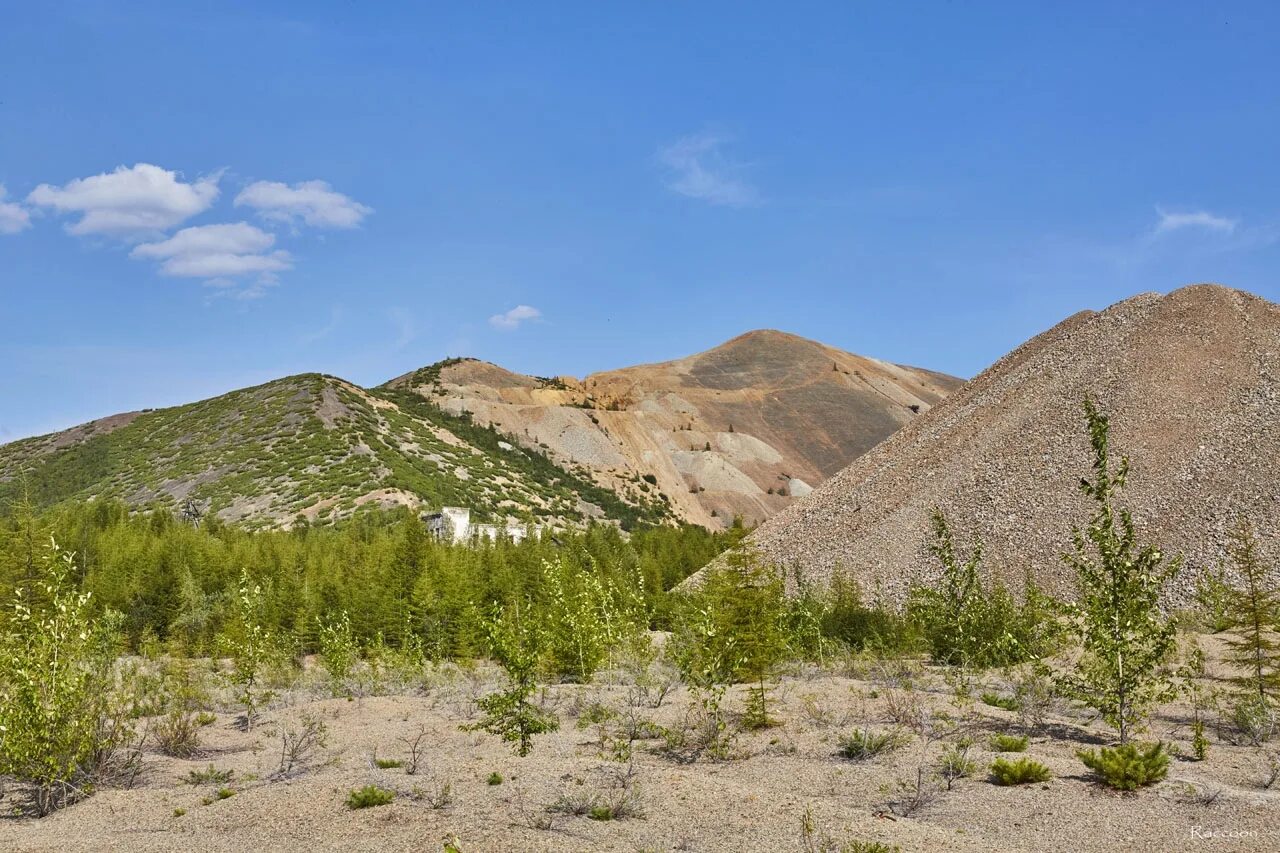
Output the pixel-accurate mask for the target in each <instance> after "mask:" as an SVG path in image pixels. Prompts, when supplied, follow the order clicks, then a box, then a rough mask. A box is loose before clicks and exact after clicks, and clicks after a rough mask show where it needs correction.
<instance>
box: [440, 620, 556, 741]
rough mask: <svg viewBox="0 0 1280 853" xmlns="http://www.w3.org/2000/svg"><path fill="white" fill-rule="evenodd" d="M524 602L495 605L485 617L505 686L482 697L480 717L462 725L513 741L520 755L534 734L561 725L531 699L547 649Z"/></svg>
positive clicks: (465, 727)
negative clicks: (543, 653)
mask: <svg viewBox="0 0 1280 853" xmlns="http://www.w3.org/2000/svg"><path fill="white" fill-rule="evenodd" d="M530 610H532V606H531V605H528V604H526V605H525V606H524V609H523V614H522V611H521V607H520V605H512V606H511V607H510V608H498V609H497V610H496V611H495V612H494V613H493V615H492V617H491V618H490V619H489V620H488V623H487V625H488V629H489V647H490V649H491V650H492V652H493V656H494V658H495V659H496V660H497V661H498V663H500V664H502V667H503V669H505V670H506V672H507V682H508V683H507V688H506V689H505V690H501V691H498V692H496V693H490V694H489V695H487V696H483V697H481V698H480V700H479V701H478V702H477V703H476V704H477V705H479V706H480V710H482V711H484V717H482V718H481V719H480V720H479V721H478V722H476V723H472V724H470V725H467V726H463V729H464V730H466V731H486V732H489V733H490V734H494V735H497V736H498V737H500V738H502V739H503V740H504V741H507V742H508V743H510V744H513V745H514V748H515V751H516V754H517V755H519V756H520V757H522V758H523V757H524V756H526V755H528V754H529V753H530V752H532V751H533V738H534V736H535V735H540V734H545V733H547V732H554V731H556V730H557V729H559V728H560V721H559V720H558V719H557V718H556V716H555V714H553V713H551V712H549V711H546V710H544V709H543V708H541V707H539V706H538V705H536V704H535V703H534V702H533V701H531V700H532V697H533V692H534V689H535V687H536V683H535V681H534V675H535V672H536V670H537V666H538V660H539V658H540V657H541V655H542V652H543V650H544V649H545V642H546V639H545V634H544V632H543V630H542V628H541V626H540V625H539V624H538V623H537V622H536V621H535V620H534V619H533V618H532V617H531V616H530V615H529V611H530Z"/></svg>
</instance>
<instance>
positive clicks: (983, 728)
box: [0, 666, 1280, 853]
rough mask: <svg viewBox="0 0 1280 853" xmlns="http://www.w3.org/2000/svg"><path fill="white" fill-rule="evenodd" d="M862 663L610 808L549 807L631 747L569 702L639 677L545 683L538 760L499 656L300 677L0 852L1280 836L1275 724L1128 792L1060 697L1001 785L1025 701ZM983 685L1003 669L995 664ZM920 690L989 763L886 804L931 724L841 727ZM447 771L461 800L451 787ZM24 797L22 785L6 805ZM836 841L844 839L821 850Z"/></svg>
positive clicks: (654, 769)
mask: <svg viewBox="0 0 1280 853" xmlns="http://www.w3.org/2000/svg"><path fill="white" fill-rule="evenodd" d="M871 669H872V670H874V669H875V667H874V666H873V667H871ZM853 674H854V675H857V676H858V677H856V678H855V677H850V675H848V674H835V673H831V672H819V671H817V670H806V671H803V672H798V673H795V674H792V675H790V676H788V677H786V678H785V679H783V681H782V682H781V684H780V685H779V686H778V688H777V690H776V691H775V693H774V697H775V699H776V706H775V708H774V710H773V715H774V716H775V717H777V718H778V720H779V721H781V723H782V724H781V725H779V726H777V727H774V728H770V729H766V730H762V731H759V732H755V733H745V734H741V735H739V736H738V737H737V738H736V740H735V741H734V745H733V751H734V753H735V755H736V756H737V757H735V758H734V759H732V760H722V761H712V760H708V759H706V758H702V759H699V760H697V761H695V762H692V763H680V762H679V761H676V760H674V759H672V758H671V757H668V756H666V755H663V754H661V753H660V752H659V751H658V750H659V748H660V747H661V745H662V741H661V740H657V739H654V740H647V741H638V742H637V743H636V744H635V746H636V748H635V752H634V754H635V758H634V768H635V773H634V777H633V780H634V784H633V788H634V792H635V797H636V801H637V802H638V803H639V804H640V806H641V808H642V809H643V812H644V815H643V816H642V817H631V818H627V819H622V820H610V821H597V820H592V819H590V818H589V817H587V816H585V815H578V816H573V815H561V814H557V815H551V816H549V815H548V813H547V811H546V806H547V805H548V804H551V803H553V802H555V801H556V800H557V799H558V798H560V797H562V796H567V797H568V798H570V799H573V800H576V801H578V802H588V801H590V800H591V798H592V797H593V796H601V797H604V796H607V795H609V793H610V792H611V791H612V792H615V793H616V791H617V787H616V784H617V783H616V776H617V774H618V773H619V772H620V770H621V768H622V765H619V764H618V763H617V762H614V761H609V760H605V759H603V758H602V757H601V755H600V749H599V741H598V736H599V732H600V727H599V726H596V725H590V724H587V725H585V726H584V727H582V728H580V727H578V725H577V720H578V719H582V718H583V715H584V714H586V715H587V716H588V717H589V716H590V713H589V711H590V708H591V706H592V705H593V704H595V703H601V704H603V705H606V706H610V707H612V708H614V709H618V710H625V709H626V708H627V707H628V706H629V704H630V703H629V700H628V696H629V695H632V692H631V691H630V690H629V688H628V686H627V685H626V684H620V683H615V684H592V685H559V686H555V687H552V688H549V689H548V691H547V694H546V701H547V702H548V704H550V705H553V706H554V707H555V708H556V710H557V713H558V715H559V717H560V721H561V728H560V731H559V732H557V733H554V734H550V735H543V736H540V737H539V738H538V739H537V741H536V745H535V748H534V751H533V753H532V755H530V756H528V757H527V758H519V757H517V756H515V755H514V754H513V753H512V751H511V750H510V748H509V747H508V746H507V745H506V744H504V743H502V742H501V741H500V740H498V739H497V738H496V737H493V736H491V735H487V734H484V733H480V732H468V731H463V730H461V728H460V726H461V725H463V724H465V723H467V722H469V721H474V720H475V719H476V711H475V706H474V700H475V698H476V697H477V696H480V695H483V694H484V693H485V692H487V691H488V690H490V689H492V687H493V686H494V685H495V684H496V683H497V680H496V675H495V674H494V673H492V672H482V673H480V674H475V673H465V672H462V671H459V670H455V671H454V674H453V676H452V677H440V678H438V679H436V683H435V684H434V685H433V686H432V687H430V688H429V689H427V690H426V691H425V692H424V691H423V690H421V689H419V690H416V691H413V692H412V693H408V694H404V695H391V696H374V697H365V698H357V699H353V700H347V699H341V698H339V699H334V698H316V690H317V688H314V687H313V688H311V689H303V688H294V689H293V690H292V691H289V692H287V693H285V694H282V696H281V697H280V699H279V700H278V701H277V703H276V704H275V705H274V706H273V707H272V708H271V709H270V710H269V711H268V712H266V713H265V714H264V716H263V719H262V721H261V722H260V723H259V724H258V725H257V726H256V727H255V728H254V730H253V731H251V732H244V731H241V730H240V729H239V728H238V727H237V725H236V722H235V716H234V713H233V712H232V711H231V710H230V709H227V710H226V711H225V712H224V713H219V714H218V717H217V720H216V722H214V723H213V724H212V725H209V726H207V727H205V728H204V729H202V731H201V742H202V749H201V753H200V754H199V755H198V756H197V757H195V758H193V759H190V760H178V759H174V758H169V757H166V756H163V755H161V754H159V753H157V752H149V753H148V754H147V756H146V759H145V770H144V772H143V773H142V775H141V777H140V778H139V779H138V780H137V783H136V784H135V786H134V787H133V788H131V789H128V790H119V789H115V790H104V791H100V792H99V793H97V794H95V795H93V796H92V797H90V798H88V799H87V800H84V801H82V802H80V803H77V804H75V805H73V806H70V807H68V808H66V809H63V810H62V811H59V812H57V813H55V814H53V815H52V816H50V817H47V818H44V819H34V818H21V817H7V818H4V819H0V848H3V849H5V850H44V851H72V850H129V851H149V850H228V851H232V850H234V851H240V850H432V851H438V850H442V849H444V844H445V842H446V841H452V842H453V843H455V845H456V847H457V849H459V850H462V851H466V853H474V851H575V850H625V851H645V850H653V851H660V850H685V851H779V850H796V851H801V850H805V849H830V850H833V851H835V850H839V849H840V848H839V845H840V844H841V843H844V842H848V841H852V840H861V841H879V842H882V843H886V844H890V845H899V846H900V847H901V848H902V850H904V851H934V850H956V851H989V850H1004V851H1090V850H1156V851H1164V850H1248V851H1264V850H1280V784H1277V785H1275V786H1273V788H1272V789H1271V790H1266V789H1264V788H1262V786H1261V780H1262V779H1263V778H1264V777H1265V775H1266V773H1267V768H1268V763H1269V760H1270V757H1271V756H1273V755H1275V754H1276V748H1275V747H1276V744H1275V743H1274V742H1273V744H1271V745H1269V747H1263V748H1255V747H1247V746H1232V745H1229V744H1226V743H1222V742H1219V740H1218V739H1217V738H1216V737H1214V736H1213V734H1212V732H1211V734H1210V737H1211V741H1212V746H1211V748H1210V753H1209V759H1208V760H1207V761H1205V762H1194V761H1190V760H1186V759H1185V758H1175V760H1174V761H1173V763H1172V765H1171V767H1170V772H1169V778H1168V780H1167V781H1165V782H1162V783H1160V784H1158V785H1156V786H1154V787H1152V788H1148V789H1144V790H1143V791H1141V792H1140V793H1138V794H1132V795H1120V794H1116V793H1113V792H1111V791H1108V790H1105V789H1103V788H1101V787H1099V786H1098V785H1096V784H1095V783H1094V781H1092V779H1091V778H1090V777H1089V774H1088V771H1087V770H1086V769H1085V768H1084V766H1083V765H1082V764H1081V763H1080V761H1079V760H1078V759H1077V758H1076V757H1075V755H1074V751H1075V750H1076V749H1079V748H1082V747H1086V746H1092V745H1096V744H1099V743H1106V742H1108V739H1109V737H1110V735H1109V733H1108V731H1107V730H1106V729H1104V728H1103V727H1102V726H1101V725H1100V724H1098V723H1092V724H1090V723H1088V721H1087V718H1085V717H1082V716H1080V715H1079V714H1077V713H1075V712H1070V711H1069V710H1068V709H1065V708H1063V707H1061V706H1058V707H1057V708H1056V709H1055V713H1054V714H1053V715H1052V716H1051V717H1050V718H1049V719H1048V720H1047V722H1046V723H1045V725H1044V726H1042V727H1041V728H1040V729H1039V730H1038V731H1036V732H1035V733H1033V734H1032V737H1031V744H1030V747H1029V748H1028V750H1027V752H1026V754H1027V755H1029V756H1032V757H1034V758H1036V759H1037V760H1040V761H1042V762H1043V763H1044V764H1046V765H1047V766H1048V767H1049V768H1050V770H1051V771H1052V772H1053V774H1054V778H1053V779H1052V780H1051V781H1049V782H1047V783H1044V784H1032V785H1026V786H1020V787H1000V786H997V785H994V784H992V783H991V782H990V781H989V780H988V778H987V773H986V768H987V765H989V763H990V762H991V760H992V759H993V758H994V757H995V754H994V753H992V751H991V750H990V748H989V745H988V739H989V737H990V735H991V734H993V733H997V732H1002V731H1014V730H1015V729H1016V717H1015V715H1014V714H1012V713H1010V712H1007V711H1004V710H1001V709H999V708H994V707H991V706H988V705H986V704H984V703H983V702H981V701H980V700H975V701H974V703H973V705H972V707H971V709H970V710H969V711H968V712H967V714H966V712H965V710H964V709H963V708H958V707H957V706H956V704H954V699H955V697H954V691H953V690H952V689H951V688H950V687H948V686H947V685H946V684H945V683H944V681H943V679H942V678H941V677H940V676H939V675H938V674H936V673H929V672H925V673H924V674H923V675H917V676H916V677H915V678H914V684H915V688H914V690H912V691H904V690H902V689H901V686H900V682H899V681H898V678H897V677H896V676H894V675H893V674H891V673H888V672H887V671H880V672H874V671H855V672H854V673H853ZM985 681H986V683H987V684H989V685H992V686H998V685H999V679H998V678H996V677H994V676H992V677H988V678H986V679H985ZM979 692H981V691H980V690H978V691H975V695H976V693H979ZM741 695H742V694H741V693H733V694H731V697H730V705H731V707H733V708H735V709H738V708H741ZM913 698H914V700H916V701H919V703H920V705H921V706H922V707H924V708H925V709H937V710H945V711H946V712H947V713H948V714H950V715H951V716H952V717H953V718H954V719H957V720H959V721H960V722H961V724H962V725H963V726H964V727H965V728H966V729H967V731H968V732H969V733H970V735H971V736H972V737H973V738H974V740H975V746H974V748H973V753H972V758H973V759H974V760H975V761H976V763H977V765H978V772H977V773H976V774H975V775H974V776H973V777H971V778H966V779H960V780H959V781H957V782H956V783H955V786H954V788H953V789H952V790H950V791H944V792H943V793H941V794H940V795H939V796H937V798H936V799H934V800H933V801H932V802H930V803H928V804H927V805H925V806H924V807H923V808H921V809H919V810H918V811H916V812H915V813H913V814H912V815H911V816H909V817H901V816H896V815H892V814H891V813H889V812H888V810H887V809H886V806H885V803H886V801H887V800H889V799H891V798H892V794H891V793H890V792H889V790H888V789H890V788H892V787H894V786H895V785H896V784H897V782H898V781H899V780H908V779H914V778H916V775H917V767H918V766H919V765H920V764H921V761H922V747H921V740H920V739H919V738H918V737H916V738H914V739H913V740H912V741H911V742H910V743H908V744H907V745H906V746H904V747H902V748H901V749H899V750H897V751H895V752H892V753H890V754H888V755H881V756H878V757H876V758H874V759H872V760H869V761H865V762H853V761H849V760H846V759H843V758H840V757H838V756H837V754H836V750H837V745H838V744H837V741H838V738H839V736H840V735H841V734H842V733H845V732H847V731H849V730H850V729H851V728H852V727H853V726H861V725H870V726H871V727H872V728H874V729H887V728H892V727H893V726H894V725H895V723H894V722H893V720H892V718H893V716H894V715H895V714H897V715H899V716H900V714H901V711H900V709H901V707H902V706H903V705H904V704H905V705H910V703H911V701H912V700H913ZM637 704H638V703H637ZM688 706H689V697H688V694H687V693H686V692H685V691H684V690H683V689H677V690H675V691H674V692H673V693H672V694H670V695H669V696H667V697H666V698H665V701H663V703H662V704H661V706H660V707H658V708H653V707H648V706H643V707H638V708H637V713H639V714H642V715H643V716H644V717H645V718H646V719H649V720H652V721H654V722H655V723H657V724H660V725H664V726H676V725H679V723H680V721H681V720H682V719H683V718H684V717H685V714H686V710H687V708H688ZM1186 712H1187V709H1186V708H1180V707H1177V706H1171V707H1168V708H1165V709H1162V712H1161V714H1160V715H1159V716H1158V718H1157V719H1156V720H1155V722H1154V724H1153V726H1152V730H1151V732H1150V736H1156V737H1162V738H1166V739H1171V740H1173V741H1175V742H1178V743H1180V744H1181V745H1182V749H1183V752H1184V753H1185V754H1187V755H1189V754H1190V748H1189V746H1188V741H1189V739H1190V731H1189V727H1188V725H1187V719H1186ZM303 713H309V714H311V715H314V716H315V717H318V718H319V719H321V720H323V722H324V723H325V725H326V727H327V735H328V744H327V746H326V747H325V748H324V749H322V750H319V751H317V752H316V753H315V754H314V755H313V756H312V760H311V762H310V766H309V767H308V768H307V769H305V770H304V771H303V772H300V773H297V774H296V775H293V776H292V777H290V778H287V779H283V780H275V779H273V778H272V774H273V771H275V770H276V769H277V767H278V764H279V758H280V754H279V753H280V738H279V735H278V727H279V726H280V725H281V724H284V725H293V724H295V723H296V721H297V720H298V719H299V718H300V716H301V715H302V714H303ZM608 725H614V726H616V723H614V724H608ZM420 731H425V737H424V738H423V739H422V741H421V742H422V744H423V758H422V766H421V767H420V768H419V770H418V772H417V773H416V774H414V775H409V774H407V773H406V772H405V769H404V768H389V769H378V768H376V767H375V766H374V765H373V761H372V758H373V756H374V753H375V750H376V755H377V757H378V758H382V759H404V758H406V757H407V746H406V744H405V740H404V739H406V738H413V737H414V736H416V735H417V734H418V733H419V732H420ZM942 750H943V744H940V743H934V744H932V745H931V746H930V747H929V749H928V752H927V754H926V755H925V757H924V760H925V761H927V762H928V766H930V767H934V766H936V762H937V759H938V758H939V756H940V755H941V752H942ZM1011 757H1016V756H1011ZM210 764H212V765H213V766H214V767H215V768H217V769H220V770H231V771H232V772H233V775H232V777H231V779H230V781H229V782H227V783H226V785H225V787H226V788H228V789H230V790H232V791H234V792H235V793H234V795H233V796H229V797H227V798H226V799H218V798H217V797H216V795H215V791H217V790H218V788H219V787H220V786H219V785H218V784H205V785H192V784H188V783H186V782H185V781H183V780H184V778H185V777H186V776H187V774H188V773H189V772H190V771H192V770H193V769H196V770H198V769H202V768H206V767H208V766H209V765H210ZM493 773H498V774H501V776H502V782H501V784H490V783H489V777H490V775H491V774H493ZM445 783H448V785H449V786H450V791H449V793H450V797H449V802H447V803H443V802H442V801H441V797H440V796H439V794H440V791H441V790H442V788H443V786H444V785H445ZM370 784H376V785H379V786H381V787H384V788H388V789H392V790H394V791H396V792H397V795H398V796H397V797H396V799H395V800H394V802H392V803H391V804H390V805H385V806H379V807H374V808H367V809H362V810H357V811H353V810H351V809H349V808H348V807H347V806H346V805H345V801H346V799H347V796H348V794H349V792H350V791H351V790H352V789H353V788H358V787H362V786H365V785H370ZM13 793H14V792H13V790H12V788H11V789H10V791H9V794H10V796H6V797H5V801H6V802H5V803H4V804H5V805H8V804H10V803H12V802H13V796H12V794H13ZM175 810H184V811H185V813H182V814H179V813H178V812H176V811H175ZM806 811H809V812H810V813H811V815H812V822H813V825H814V836H815V837H816V840H815V842H814V843H815V846H814V847H810V848H806V847H805V845H804V841H803V839H802V835H801V823H802V820H803V818H804V815H805V813H806ZM548 821H550V822H551V823H552V825H551V826H550V827H549V828H548V827H547V823H548ZM824 839H829V840H830V841H831V842H833V843H834V844H835V846H833V847H830V848H822V847H821V846H817V845H818V844H820V842H821V841H822V840H824Z"/></svg>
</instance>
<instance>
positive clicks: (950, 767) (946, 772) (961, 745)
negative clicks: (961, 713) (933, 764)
mask: <svg viewBox="0 0 1280 853" xmlns="http://www.w3.org/2000/svg"><path fill="white" fill-rule="evenodd" d="M971 748H972V743H971V742H970V741H969V740H968V739H967V738H965V739H962V740H960V741H959V742H958V743H953V744H952V745H951V746H949V747H948V748H947V751H946V752H944V753H942V758H941V760H940V761H939V762H938V775H939V776H940V777H942V781H943V782H944V783H945V784H946V786H947V790H948V791H950V790H951V786H952V785H954V784H955V782H956V780H957V779H965V778H968V777H969V776H972V775H973V773H974V771H975V770H977V769H978V766H977V765H976V764H975V763H974V762H973V760H972V759H970V758H969V750H970V749H971Z"/></svg>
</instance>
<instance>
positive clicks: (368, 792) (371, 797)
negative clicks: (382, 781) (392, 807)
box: [347, 785, 396, 811]
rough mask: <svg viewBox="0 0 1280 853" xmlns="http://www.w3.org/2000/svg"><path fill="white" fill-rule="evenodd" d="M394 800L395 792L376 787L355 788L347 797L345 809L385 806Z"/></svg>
mask: <svg viewBox="0 0 1280 853" xmlns="http://www.w3.org/2000/svg"><path fill="white" fill-rule="evenodd" d="M395 798H396V792H395V791H389V790H387V789H386V788H379V787H378V786H377V785H365V786H364V787H363V788H355V789H353V790H352V791H351V793H350V794H348V795H347V808H349V809H352V810H353V811H354V810H355V809H367V808H371V807H373V806H385V805H387V804H389V803H390V802H391V801H392V800H394V799H395Z"/></svg>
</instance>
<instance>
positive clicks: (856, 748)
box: [839, 729, 911, 761]
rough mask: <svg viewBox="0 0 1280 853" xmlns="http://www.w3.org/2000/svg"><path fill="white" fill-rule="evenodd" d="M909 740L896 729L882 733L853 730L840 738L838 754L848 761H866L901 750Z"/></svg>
mask: <svg viewBox="0 0 1280 853" xmlns="http://www.w3.org/2000/svg"><path fill="white" fill-rule="evenodd" d="M910 739H911V738H910V736H909V735H907V734H906V733H905V732H901V731H898V730H896V729H890V730H888V731H883V732H873V731H871V730H870V729H854V730H853V731H851V732H849V734H847V735H844V736H842V737H841V738H840V750H839V753H840V755H841V757H843V758H848V759H849V760H850V761H868V760H870V759H872V758H875V757H876V756H877V755H880V754H882V753H887V752H892V751H894V750H895V749H901V748H902V747H904V746H906V745H907V742H908V741H910Z"/></svg>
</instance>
